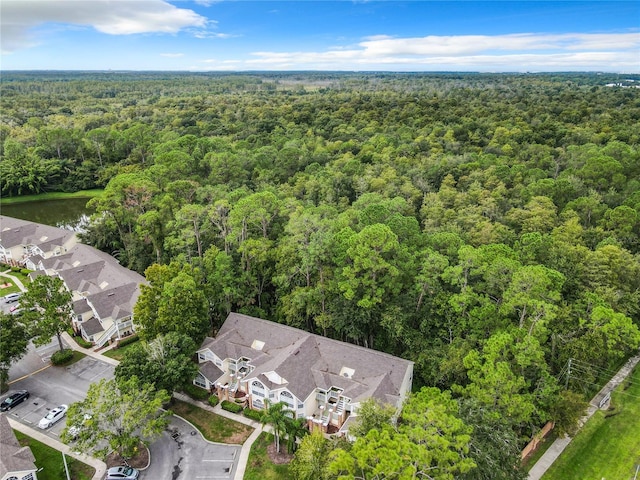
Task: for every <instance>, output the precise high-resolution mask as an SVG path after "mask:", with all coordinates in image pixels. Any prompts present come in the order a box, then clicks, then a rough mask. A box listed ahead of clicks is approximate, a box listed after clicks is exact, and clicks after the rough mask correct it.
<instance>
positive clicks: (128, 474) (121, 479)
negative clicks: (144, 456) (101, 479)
mask: <svg viewBox="0 0 640 480" xmlns="http://www.w3.org/2000/svg"><path fill="white" fill-rule="evenodd" d="M139 475H140V472H139V471H138V470H136V469H135V468H133V467H128V466H127V465H121V466H119V467H111V468H110V469H109V470H107V478H106V479H105V480H135V479H136V478H138V476H139Z"/></svg>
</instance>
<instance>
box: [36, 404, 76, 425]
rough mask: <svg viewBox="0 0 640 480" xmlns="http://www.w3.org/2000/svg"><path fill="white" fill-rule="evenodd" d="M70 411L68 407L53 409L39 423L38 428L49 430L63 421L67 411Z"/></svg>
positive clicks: (62, 406) (61, 406)
mask: <svg viewBox="0 0 640 480" xmlns="http://www.w3.org/2000/svg"><path fill="white" fill-rule="evenodd" d="M68 409H69V407H68V406H66V405H60V406H59V407H56V408H52V409H51V410H49V413H47V414H46V415H45V416H44V417H43V418H42V420H40V422H39V423H38V427H40V428H41V429H43V430H44V429H46V428H49V427H50V426H51V425H53V424H54V423H56V422H57V421H59V420H61V419H62V417H64V416H65V415H66V414H67V410H68Z"/></svg>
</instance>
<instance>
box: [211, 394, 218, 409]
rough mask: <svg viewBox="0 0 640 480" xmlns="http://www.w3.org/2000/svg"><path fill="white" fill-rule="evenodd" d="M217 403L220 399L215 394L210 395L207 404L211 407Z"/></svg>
mask: <svg viewBox="0 0 640 480" xmlns="http://www.w3.org/2000/svg"><path fill="white" fill-rule="evenodd" d="M218 403H220V399H219V398H218V396H217V395H215V394H214V395H211V396H209V405H211V406H212V407H215V406H216V405H218Z"/></svg>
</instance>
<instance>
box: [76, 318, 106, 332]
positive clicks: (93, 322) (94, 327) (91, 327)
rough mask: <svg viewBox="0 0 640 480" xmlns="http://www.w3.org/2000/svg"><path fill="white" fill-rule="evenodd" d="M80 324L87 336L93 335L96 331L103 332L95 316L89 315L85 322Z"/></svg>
mask: <svg viewBox="0 0 640 480" xmlns="http://www.w3.org/2000/svg"><path fill="white" fill-rule="evenodd" d="M80 326H81V327H82V329H83V330H84V333H86V334H87V336H88V337H90V336H92V335H95V334H96V333H100V332H104V328H102V324H101V323H100V320H98V319H97V318H96V317H91V318H90V319H89V320H87V321H86V322H82V323H81V324H80Z"/></svg>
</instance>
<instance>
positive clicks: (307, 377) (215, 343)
mask: <svg viewBox="0 0 640 480" xmlns="http://www.w3.org/2000/svg"><path fill="white" fill-rule="evenodd" d="M197 353H198V362H199V364H200V372H199V374H198V375H197V377H196V379H195V380H194V384H195V385H198V386H200V387H202V388H206V389H208V390H210V391H212V392H214V393H216V394H217V395H218V397H219V398H220V399H222V400H231V401H236V402H238V403H245V404H246V405H247V406H248V407H250V408H252V409H255V410H261V409H263V408H265V406H266V404H267V402H269V403H271V404H274V403H277V402H284V403H285V404H286V405H287V407H288V409H289V410H291V412H292V415H293V416H294V417H295V418H305V419H306V420H307V422H308V425H309V427H310V429H314V428H315V429H319V430H321V431H322V432H324V433H327V434H330V433H338V434H346V433H347V431H348V428H349V423H350V420H351V419H352V418H354V417H355V416H357V412H358V407H359V406H360V404H361V403H362V402H363V401H365V400H367V399H369V398H373V399H376V400H378V401H379V402H381V403H385V404H390V405H393V406H394V407H395V408H396V409H397V411H399V410H400V408H401V407H402V404H403V402H404V400H405V398H406V397H407V395H408V394H409V392H410V391H411V383H412V380H413V362H410V361H408V360H404V359H401V358H398V357H394V356H393V355H388V354H386V353H382V352H378V351H376V350H371V349H368V348H364V347H359V346H356V345H352V344H349V343H344V342H339V341H337V340H331V339H329V338H326V337H322V336H320V335H314V334H311V333H307V332H305V331H303V330H299V329H297V328H293V327H289V326H286V325H281V324H278V323H275V322H270V321H268V320H262V319H259V318H254V317H249V316H247V315H240V314H237V313H232V314H230V315H229V316H228V317H227V319H226V321H225V322H224V324H223V325H222V327H221V328H220V331H219V332H218V335H217V337H216V338H206V339H205V341H204V342H203V344H202V346H201V347H200V349H199V350H198V352H197Z"/></svg>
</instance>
